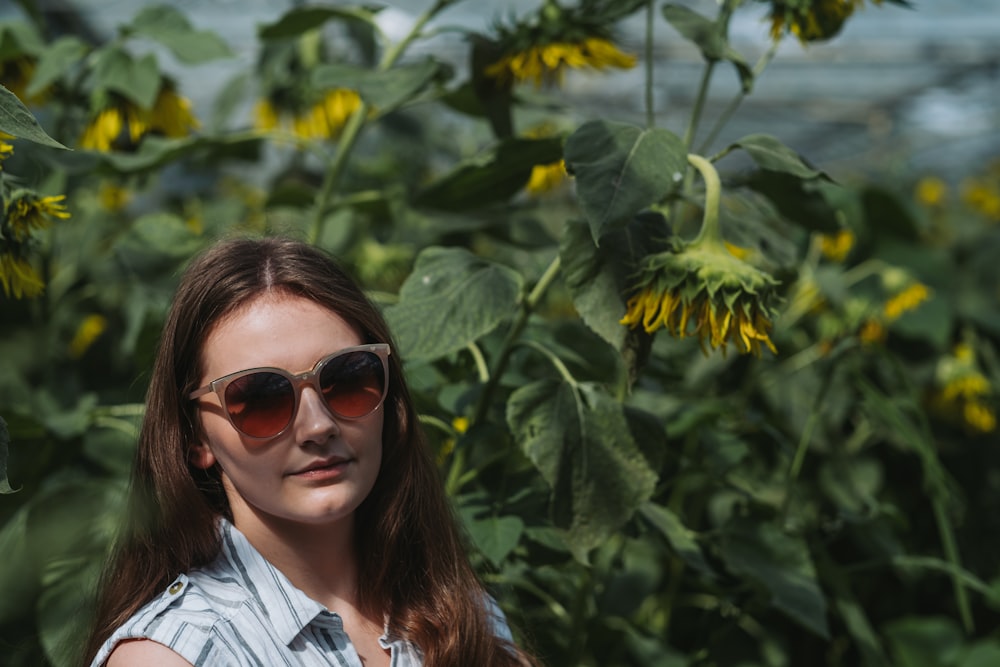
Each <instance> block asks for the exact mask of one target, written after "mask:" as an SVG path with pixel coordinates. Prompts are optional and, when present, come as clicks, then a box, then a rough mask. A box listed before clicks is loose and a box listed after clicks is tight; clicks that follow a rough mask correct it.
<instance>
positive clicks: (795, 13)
mask: <svg viewBox="0 0 1000 667" xmlns="http://www.w3.org/2000/svg"><path fill="white" fill-rule="evenodd" d="M872 2H873V3H874V4H876V5H880V4H882V0H872ZM897 4H903V3H897ZM862 5H864V0H772V2H771V12H770V14H769V18H770V21H771V38H772V39H774V40H779V39H781V37H782V36H783V35H784V34H785V33H786V32H791V33H792V34H794V35H795V36H796V37H798V39H799V41H800V42H802V43H803V44H805V43H807V42H819V41H823V40H827V39H831V38H832V37H835V36H836V35H837V34H838V33H839V32H840V30H841V28H843V27H844V22H845V21H847V19H848V18H849V17H850V16H851V14H853V13H854V10H856V9H857V8H858V7H861V6H862Z"/></svg>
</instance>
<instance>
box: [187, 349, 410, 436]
mask: <svg viewBox="0 0 1000 667" xmlns="http://www.w3.org/2000/svg"><path fill="white" fill-rule="evenodd" d="M389 354H390V351H389V346H388V345H387V344H386V343H374V344H371V345H358V346H356V347H348V348H344V349H343V350H340V351H339V352H335V353H333V354H331V355H329V356H326V357H323V358H322V359H320V360H319V361H317V362H316V365H315V366H313V369H312V370H311V371H306V372H305V373H299V374H298V375H294V374H292V373H289V372H288V371H286V370H283V369H281V368H250V369H247V370H245V371H237V372H236V373H230V374H229V375H224V376H222V377H221V378H219V379H217V380H212V381H211V382H209V383H208V384H207V385H205V386H204V387H201V388H200V389H195V390H194V391H192V392H191V393H190V394H189V395H188V398H189V399H192V400H194V399H196V398H198V397H200V396H204V395H205V394H207V393H209V392H211V391H214V392H215V393H216V395H218V397H219V401H220V402H221V403H222V410H223V411H224V412H225V413H226V417H228V418H229V423H231V424H232V425H233V428H235V429H236V430H237V431H239V432H240V433H242V434H243V435H245V436H247V437H249V438H273V437H275V436H277V435H281V434H282V433H284V431H285V429H287V428H288V427H289V425H290V424H291V423H292V421H293V420H294V419H295V414H296V413H297V412H298V409H299V395H300V394H301V393H302V388H303V387H312V388H313V389H314V390H315V391H316V393H317V395H319V396H320V397H321V398H322V399H323V404H324V405H326V409H327V410H328V411H329V412H330V415H331V416H333V417H336V418H340V419H360V418H362V417H365V416H367V415H370V414H371V413H373V412H375V410H377V409H378V407H379V406H380V405H382V401H384V400H385V395H386V391H387V389H388V386H389V363H388V362H389Z"/></svg>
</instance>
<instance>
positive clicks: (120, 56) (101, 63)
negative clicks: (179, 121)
mask: <svg viewBox="0 0 1000 667" xmlns="http://www.w3.org/2000/svg"><path fill="white" fill-rule="evenodd" d="M94 79H95V83H96V84H97V86H98V87H99V88H106V89H108V90H113V91H114V92H116V93H119V94H120V95H123V96H124V97H126V98H128V99H129V100H131V101H132V102H134V103H135V104H136V105H138V106H139V107H140V108H142V109H152V108H153V104H154V103H155V102H156V96H157V94H159V92H160V80H161V77H160V67H159V65H157V64H156V56H154V55H153V54H151V53H147V54H146V55H144V56H142V57H141V58H138V59H136V58H133V57H132V55H131V54H129V53H128V52H127V51H125V50H124V49H123V48H121V47H118V46H110V47H107V48H105V49H103V50H102V51H101V52H100V55H98V56H97V58H96V59H95V63H94Z"/></svg>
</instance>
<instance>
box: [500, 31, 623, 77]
mask: <svg viewBox="0 0 1000 667" xmlns="http://www.w3.org/2000/svg"><path fill="white" fill-rule="evenodd" d="M635 64H636V57H635V56H634V55H631V54H627V53H624V52H622V51H621V50H619V49H618V47H617V46H616V45H615V43H614V42H612V41H611V40H610V39H606V38H604V37H585V38H583V39H582V40H580V41H575V42H566V41H555V42H550V43H548V44H535V45H530V46H528V47H527V48H525V49H523V50H518V51H513V52H510V53H507V54H505V55H504V56H503V57H501V58H500V60H498V61H496V62H495V63H493V64H492V65H490V66H489V67H487V68H486V71H485V74H486V76H488V77H490V78H493V79H496V80H497V81H498V82H499V83H501V84H505V83H508V82H511V81H516V82H522V81H533V82H534V83H535V86H536V87H541V85H542V84H543V83H561V82H562V79H563V74H564V72H565V70H566V69H594V70H605V69H607V68H609V67H617V68H620V69H629V68H632V67H635Z"/></svg>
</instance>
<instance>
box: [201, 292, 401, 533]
mask: <svg viewBox="0 0 1000 667" xmlns="http://www.w3.org/2000/svg"><path fill="white" fill-rule="evenodd" d="M362 342H364V341H362V340H361V338H360V336H359V335H358V332H357V331H355V330H354V329H353V328H352V327H351V326H350V325H348V324H347V322H346V321H345V320H343V319H342V318H341V317H340V316H338V315H336V314H335V313H333V312H331V311H329V310H327V309H326V308H324V307H323V306H320V305H318V304H316V303H314V302H313V301H310V300H308V299H304V298H302V297H296V296H290V295H265V296H262V297H260V298H258V299H256V300H254V301H252V302H250V304H249V305H247V306H246V307H244V308H241V309H239V310H237V311H236V312H235V313H234V314H232V315H230V316H229V317H227V318H225V319H223V320H222V321H220V322H218V323H217V324H216V325H215V326H214V327H213V329H212V330H211V331H210V333H209V335H208V338H207V339H206V341H205V345H204V347H203V349H202V353H201V360H202V366H203V374H202V376H201V384H203V385H204V384H208V383H209V382H211V381H212V380H215V379H217V378H220V377H222V376H224V375H228V374H230V373H235V372H237V371H241V370H245V369H249V368H258V367H262V366H269V367H277V368H282V369H285V370H286V371H289V372H290V373H292V374H297V373H302V372H304V371H308V370H311V369H312V368H313V366H314V365H315V364H316V362H317V361H319V360H320V359H321V358H323V357H326V356H328V355H330V354H332V353H334V352H337V351H339V350H342V349H343V348H345V347H351V346H353V345H360V344H361V343H362ZM198 401H199V410H198V413H199V415H200V419H201V426H202V433H203V436H202V437H203V441H202V442H201V443H199V444H198V445H196V446H195V447H194V448H193V450H192V452H191V459H192V463H194V465H196V466H198V467H202V468H209V467H211V466H213V465H218V466H219V468H220V472H221V477H222V482H223V486H224V488H225V491H226V496H227V497H228V499H229V505H230V508H231V509H232V513H233V519H234V523H235V524H236V527H237V528H239V529H240V530H242V531H244V532H245V533H251V532H254V531H255V529H257V528H262V527H264V526H265V525H272V526H274V525H275V524H274V522H277V523H278V524H288V527H291V526H290V524H299V525H317V526H318V525H327V524H331V523H338V522H343V521H344V520H345V519H350V517H351V516H352V515H353V512H354V510H355V509H357V507H358V505H360V504H361V501H362V500H364V499H365V497H366V496H367V495H368V493H369V492H370V491H371V489H372V486H373V485H374V484H375V478H376V477H377V476H378V471H379V466H380V463H381V460H382V420H383V410H384V406H382V407H379V408H378V409H377V410H375V411H374V412H372V413H371V414H369V415H367V416H366V417H362V418H360V419H352V420H347V419H339V418H335V417H333V416H331V414H330V413H329V412H328V411H327V410H326V408H325V406H324V404H323V402H322V398H321V397H320V396H318V395H317V393H316V391H315V390H314V389H313V388H312V387H310V386H307V387H304V388H303V389H302V390H301V394H300V396H299V404H298V411H297V413H296V415H295V417H294V419H293V421H292V423H291V424H290V425H289V426H288V428H287V429H286V430H285V431H284V432H283V433H281V434H279V435H277V436H274V437H273V438H269V439H264V440H258V439H254V438H248V437H246V436H244V435H243V434H241V433H240V432H239V431H237V430H236V429H235V428H234V427H233V425H232V424H231V423H230V422H229V420H228V419H227V417H226V415H225V413H224V412H223V410H222V406H221V403H220V401H219V397H218V396H217V395H216V394H215V393H214V392H209V393H208V394H206V395H205V396H203V397H201V398H199V399H198Z"/></svg>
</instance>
